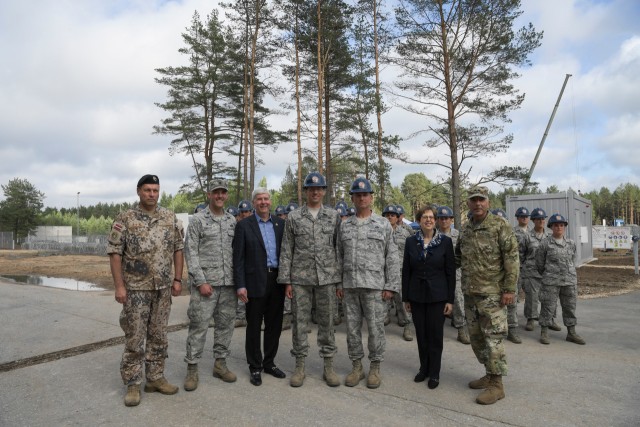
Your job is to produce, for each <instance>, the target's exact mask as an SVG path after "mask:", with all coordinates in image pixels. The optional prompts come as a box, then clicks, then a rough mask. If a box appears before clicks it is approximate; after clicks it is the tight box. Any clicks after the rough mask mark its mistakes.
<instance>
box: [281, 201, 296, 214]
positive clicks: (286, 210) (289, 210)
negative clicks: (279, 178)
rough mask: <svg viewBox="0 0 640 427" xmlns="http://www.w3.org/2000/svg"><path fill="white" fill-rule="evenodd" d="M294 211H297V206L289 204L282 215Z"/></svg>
mask: <svg viewBox="0 0 640 427" xmlns="http://www.w3.org/2000/svg"><path fill="white" fill-rule="evenodd" d="M296 209H298V204H297V203H293V202H291V203H289V204H288V205H287V206H286V207H285V208H284V213H286V214H290V213H291V212H293V211H295V210H296Z"/></svg>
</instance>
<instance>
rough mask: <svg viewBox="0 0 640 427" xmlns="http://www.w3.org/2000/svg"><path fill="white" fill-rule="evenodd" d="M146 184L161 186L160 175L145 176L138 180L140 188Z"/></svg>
mask: <svg viewBox="0 0 640 427" xmlns="http://www.w3.org/2000/svg"><path fill="white" fill-rule="evenodd" d="M145 184H158V185H160V180H159V179H158V175H148V174H147V175H145V176H143V177H142V178H140V179H139V180H138V188H140V187H142V186H143V185H145Z"/></svg>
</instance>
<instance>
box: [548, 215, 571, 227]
mask: <svg viewBox="0 0 640 427" xmlns="http://www.w3.org/2000/svg"><path fill="white" fill-rule="evenodd" d="M559 223H563V224H564V225H568V224H569V222H567V220H566V219H565V218H564V217H563V216H562V215H560V214H559V213H554V214H553V215H551V216H550V217H549V221H547V227H548V228H551V226H552V225H553V224H559Z"/></svg>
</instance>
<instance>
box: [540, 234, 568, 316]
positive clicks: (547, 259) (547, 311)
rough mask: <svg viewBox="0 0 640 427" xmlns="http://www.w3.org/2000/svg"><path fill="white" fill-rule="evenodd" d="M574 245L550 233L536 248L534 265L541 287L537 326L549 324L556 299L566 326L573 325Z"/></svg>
mask: <svg viewBox="0 0 640 427" xmlns="http://www.w3.org/2000/svg"><path fill="white" fill-rule="evenodd" d="M575 256H576V244H575V242H574V241H573V240H571V239H567V238H565V237H563V238H562V239H561V240H560V242H558V241H556V239H554V238H553V236H552V235H548V236H547V237H545V238H544V239H543V240H542V242H540V246H539V247H538V249H537V251H536V267H537V269H538V272H539V273H540V274H541V275H542V288H541V289H540V319H539V323H540V326H551V324H552V323H553V321H552V318H553V317H554V315H555V312H556V307H557V302H558V298H559V299H560V306H561V307H562V320H563V322H564V324H565V325H566V326H575V325H576V323H577V321H576V314H575V312H576V304H577V293H578V291H577V286H578V277H577V273H576V267H575V263H574V259H575Z"/></svg>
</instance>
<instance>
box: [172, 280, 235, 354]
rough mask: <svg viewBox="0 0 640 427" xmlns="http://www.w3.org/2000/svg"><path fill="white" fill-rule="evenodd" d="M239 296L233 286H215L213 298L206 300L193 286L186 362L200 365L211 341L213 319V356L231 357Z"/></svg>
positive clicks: (189, 310)
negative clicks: (207, 344) (206, 346)
mask: <svg viewBox="0 0 640 427" xmlns="http://www.w3.org/2000/svg"><path fill="white" fill-rule="evenodd" d="M237 304H238V297H237V296H236V291H235V288H234V287H233V286H216V287H213V294H212V295H211V296H210V297H203V296H202V295H200V291H199V290H198V288H197V287H195V286H192V287H191V300H190V301H189V309H188V310H187V315H188V316H189V334H188V335H187V354H186V356H185V358H184V361H185V362H187V363H189V364H194V363H198V360H199V359H200V358H201V357H202V351H203V350H204V344H205V342H206V340H207V330H208V329H209V320H210V319H211V318H212V317H213V319H214V320H215V326H214V329H213V357H214V358H216V359H226V358H227V356H229V345H231V337H232V336H233V330H234V327H235V317H236V305H237Z"/></svg>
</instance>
